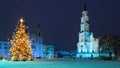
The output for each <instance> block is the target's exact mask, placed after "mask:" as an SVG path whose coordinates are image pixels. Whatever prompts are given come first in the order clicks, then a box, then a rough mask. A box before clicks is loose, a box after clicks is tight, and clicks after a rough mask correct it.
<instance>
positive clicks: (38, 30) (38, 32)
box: [37, 24, 41, 36]
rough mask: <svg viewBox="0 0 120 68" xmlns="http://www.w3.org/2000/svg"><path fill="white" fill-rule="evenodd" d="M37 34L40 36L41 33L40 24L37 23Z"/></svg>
mask: <svg viewBox="0 0 120 68" xmlns="http://www.w3.org/2000/svg"><path fill="white" fill-rule="evenodd" d="M37 35H38V36H41V33H40V25H39V24H38V25H37Z"/></svg>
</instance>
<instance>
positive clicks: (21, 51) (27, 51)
mask: <svg viewBox="0 0 120 68" xmlns="http://www.w3.org/2000/svg"><path fill="white" fill-rule="evenodd" d="M26 28H27V27H26V25H24V20H23V18H21V19H20V20H19V24H18V26H17V27H16V32H15V33H14V34H13V36H12V39H11V40H10V45H11V48H10V54H11V60H12V61H30V60H31V59H32V57H31V55H32V50H31V40H30V38H29V35H28V33H27V32H26Z"/></svg>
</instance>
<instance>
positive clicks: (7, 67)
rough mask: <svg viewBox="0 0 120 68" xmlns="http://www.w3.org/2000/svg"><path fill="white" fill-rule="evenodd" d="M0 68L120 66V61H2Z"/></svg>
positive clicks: (95, 67)
mask: <svg viewBox="0 0 120 68" xmlns="http://www.w3.org/2000/svg"><path fill="white" fill-rule="evenodd" d="M0 68H120V61H102V60H40V61H30V62H28V61H27V62H24V61H20V62H18V61H0Z"/></svg>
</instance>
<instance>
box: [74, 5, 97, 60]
mask: <svg viewBox="0 0 120 68" xmlns="http://www.w3.org/2000/svg"><path fill="white" fill-rule="evenodd" d="M80 27H81V28H80V32H79V42H78V43H77V54H76V56H77V57H81V58H90V57H98V56H99V54H98V46H99V40H98V39H95V38H94V36H93V33H92V32H90V31H89V17H88V11H87V10H86V4H85V5H84V10H83V12H82V17H81V24H80Z"/></svg>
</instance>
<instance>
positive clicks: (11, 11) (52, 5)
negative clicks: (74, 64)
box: [0, 0, 120, 50]
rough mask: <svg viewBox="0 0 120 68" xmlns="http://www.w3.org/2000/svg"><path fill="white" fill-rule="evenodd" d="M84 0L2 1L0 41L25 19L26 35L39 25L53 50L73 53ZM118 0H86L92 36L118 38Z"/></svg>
mask: <svg viewBox="0 0 120 68" xmlns="http://www.w3.org/2000/svg"><path fill="white" fill-rule="evenodd" d="M84 3H85V0H1V1H0V40H1V41H2V40H7V39H8V38H11V37H12V34H13V32H14V31H15V28H16V25H17V24H18V20H19V18H21V17H24V18H25V20H26V22H27V25H28V26H29V29H28V31H29V33H30V34H35V33H36V31H37V30H36V29H37V25H38V24H39V25H40V28H41V35H42V36H43V40H44V43H47V44H53V45H54V46H55V49H66V50H69V49H71V50H75V49H76V44H77V42H78V32H79V31H80V17H81V13H82V10H83V6H84ZM119 3H120V0H87V10H88V13H89V18H90V21H89V23H90V31H91V32H93V33H94V35H95V37H100V36H102V35H104V34H113V35H116V36H120V27H119V26H120V22H119V20H120V5H119Z"/></svg>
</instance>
